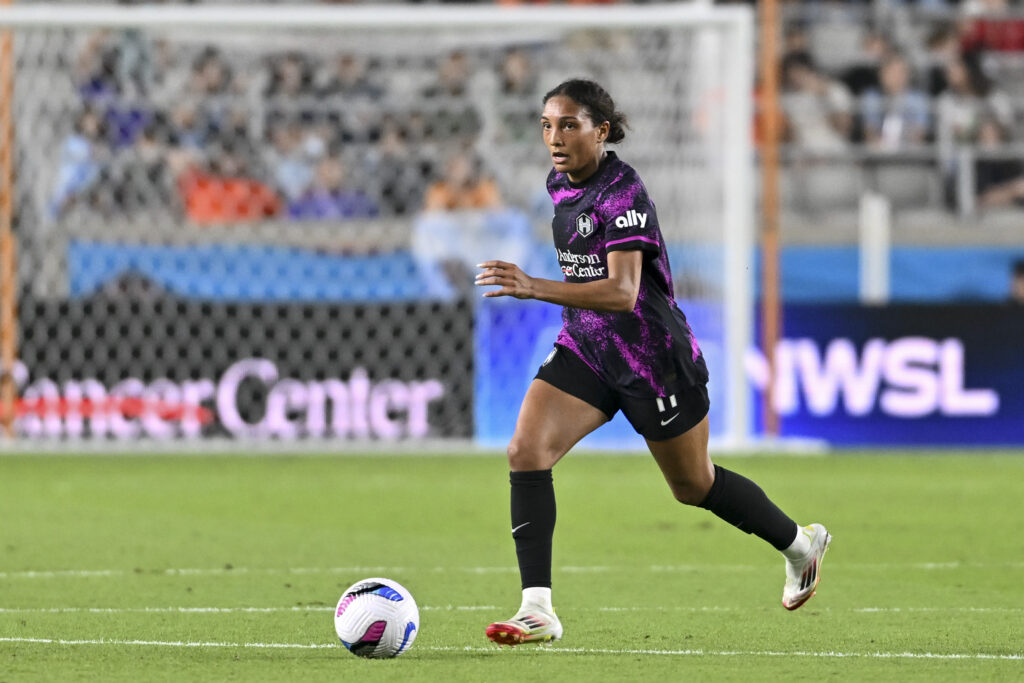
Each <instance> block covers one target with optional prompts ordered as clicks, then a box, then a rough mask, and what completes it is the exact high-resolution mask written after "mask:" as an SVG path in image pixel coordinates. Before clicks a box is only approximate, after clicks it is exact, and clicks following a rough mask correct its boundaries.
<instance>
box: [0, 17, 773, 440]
mask: <svg viewBox="0 0 1024 683" xmlns="http://www.w3.org/2000/svg"><path fill="white" fill-rule="evenodd" d="M0 30H3V31H4V32H5V33H6V35H8V36H10V39H11V44H12V48H13V49H12V50H11V52H10V53H9V55H8V56H7V57H5V59H7V63H8V66H9V68H10V74H11V79H12V80H11V84H12V97H10V98H6V99H5V103H4V104H3V107H4V109H3V111H2V112H0V114H2V115H3V116H9V117H10V120H11V121H12V122H13V132H12V134H11V135H10V136H9V137H6V138H5V139H0V146H3V147H4V148H6V149H8V150H11V151H12V152H13V159H14V164H13V166H12V169H13V170H12V172H11V173H9V174H7V175H8V177H5V178H3V179H0V182H2V183H3V189H4V192H3V195H4V196H5V197H7V198H13V210H14V214H13V220H12V222H11V226H10V230H11V231H12V232H13V235H14V237H15V239H16V242H17V245H18V246H17V261H16V262H17V273H16V274H17V278H16V280H17V284H16V286H15V287H14V288H13V289H12V291H11V292H8V293H7V294H6V295H5V302H4V305H5V306H7V307H8V308H9V309H11V308H13V309H14V310H16V312H17V317H16V323H17V324H16V327H15V328H13V329H12V326H10V325H8V326H7V329H5V330H4V338H5V341H4V344H5V347H6V348H7V350H8V353H7V354H6V356H5V357H6V358H8V360H7V362H6V363H5V367H4V368H3V371H4V375H5V377H6V378H7V379H6V380H5V381H6V382H8V387H13V388H14V392H13V398H11V397H8V399H7V400H5V403H8V404H9V405H8V406H7V408H9V409H10V410H11V414H13V415H14V419H13V421H8V424H7V425H5V427H6V428H7V429H6V430H5V431H7V432H8V433H9V434H11V435H13V436H14V437H16V441H15V443H17V444H18V445H19V446H24V445H26V444H33V443H37V444H50V445H56V447H58V448H63V447H70V446H71V445H72V444H79V443H82V442H96V443H99V444H103V445H104V446H109V445H110V444H113V443H127V444H134V443H137V442H138V441H140V440H147V441H152V442H168V443H170V444H172V445H174V446H175V447H178V446H181V445H186V444H188V445H192V446H196V447H200V448H205V447H209V446H210V445H211V444H214V443H229V444H231V443H235V442H237V441H246V442H252V443H258V444H273V443H285V444H288V445H289V447H292V446H295V445H300V446H301V445H304V444H305V445H312V444H327V445H328V446H329V447H331V448H336V447H338V448H344V447H346V446H345V444H352V445H355V444H365V443H367V442H392V441H410V440H412V441H416V442H417V443H422V442H424V441H426V440H433V439H440V440H445V441H447V440H463V441H470V440H476V441H477V442H479V443H488V444H489V443H492V442H498V441H500V440H502V439H503V438H505V437H506V436H507V435H508V434H510V433H511V429H512V426H513V425H514V419H515V412H516V410H517V408H518V405H519V401H520V399H521V397H522V393H523V391H524V390H525V386H526V384H527V383H528V382H529V380H530V378H531V377H532V374H533V372H534V371H535V370H536V365H537V362H539V360H540V359H542V358H543V355H545V354H546V352H547V350H548V349H550V343H551V341H552V340H553V339H554V334H553V333H552V329H551V328H552V326H557V324H558V311H557V309H556V308H555V307H552V306H548V305H546V304H541V303H538V302H517V301H495V300H488V301H486V302H482V301H481V300H480V299H479V293H480V292H479V291H474V290H473V288H472V287H471V286H470V283H471V280H472V272H473V264H475V263H477V262H479V260H482V259H484V258H502V259H505V260H510V261H515V262H517V263H519V264H520V265H522V266H523V267H524V269H526V270H527V272H530V273H531V274H535V275H541V276H547V277H555V278H559V279H560V272H559V269H558V263H557V260H556V258H555V253H554V249H553V248H552V246H551V241H550V240H551V236H550V218H551V204H550V199H549V198H548V197H547V196H546V193H545V190H544V179H545V176H546V174H547V171H548V169H549V160H548V158H547V155H546V152H545V150H544V148H543V145H542V144H541V141H540V135H539V125H538V123H537V117H538V115H539V112H540V109H541V95H542V94H543V93H544V92H545V91H546V90H548V89H549V88H551V87H553V86H554V85H555V84H557V83H558V82H560V81H562V80H564V79H565V78H568V77H576V76H580V77H588V78H593V79H595V80H597V81H598V82H600V83H602V84H603V85H604V86H605V87H606V89H607V90H608V91H609V92H610V93H611V94H612V95H613V96H614V97H615V98H616V100H617V102H618V104H619V105H620V108H621V109H623V110H624V111H625V112H626V114H627V115H628V116H629V119H630V123H631V128H632V130H631V131H630V133H629V135H627V139H626V141H625V143H624V144H622V145H621V146H620V148H619V150H618V151H619V154H620V155H621V156H622V157H623V158H624V159H625V160H627V161H628V162H629V163H630V164H632V165H633V166H634V167H635V168H637V169H638V171H639V172H640V174H641V176H642V177H643V178H644V179H645V182H646V183H647V185H648V189H649V190H650V193H651V196H652V198H653V199H654V201H655V202H656V204H657V208H658V214H659V218H660V222H661V226H662V230H663V232H664V234H665V238H666V240H667V242H668V248H669V250H670V258H671V260H672V265H673V275H674V278H675V287H676V294H677V296H678V298H679V299H680V301H681V303H682V305H683V308H684V311H686V312H687V314H688V316H689V317H690V318H691V323H692V326H693V328H694V330H695V332H696V334H697V337H698V339H699V341H700V344H701V346H702V349H703V351H704V353H705V356H706V357H707V360H708V362H709V365H710V368H711V372H712V384H711V386H710V389H711V393H712V400H713V405H714V406H715V408H714V410H713V425H712V428H713V436H715V437H717V438H719V439H723V440H726V439H727V440H742V439H743V437H744V436H745V435H746V434H747V432H748V430H749V416H748V413H749V409H748V404H749V403H750V394H749V390H748V388H747V385H746V382H745V379H744V377H743V354H744V351H745V349H746V347H747V346H748V345H749V344H750V343H751V316H752V312H753V303H752V295H751V282H750V279H751V273H752V271H753V268H752V260H753V249H752V229H751V221H752V212H751V207H752V204H753V189H752V153H751V147H750V139H749V137H750V120H751V92H752V75H751V74H752V61H753V60H752V55H751V50H752V30H751V14H750V12H749V10H748V9H746V8H740V7H729V8H718V7H711V6H705V5H659V6H635V7H629V6H616V7H611V8H609V7H600V8H594V7H590V8H566V7H561V8H556V7H548V8H537V7H518V8H508V7H497V6H488V7H480V6H476V7H472V8H466V7H459V8H453V7H444V6H430V7H424V6H415V7H398V6H383V7H381V6H377V7H370V6H345V7H342V6H323V5H317V6H306V5H252V6H247V5H237V4H230V5H216V4H214V5H154V6H147V5H130V6H77V5H67V4H61V5H53V6H51V5H45V4H42V5H40V4H35V5H25V6H20V7H17V6H16V7H14V8H11V9H5V11H4V13H3V14H2V15H0ZM5 229H6V228H5ZM11 357H13V358H14V360H13V362H11V361H10V358H11ZM612 431H614V429H613V430H612ZM596 438H597V439H598V442H600V439H601V437H600V433H599V435H598V436H597V437H596ZM613 440H614V439H610V438H609V439H607V440H606V441H607V442H608V443H611V442H612V441H613Z"/></svg>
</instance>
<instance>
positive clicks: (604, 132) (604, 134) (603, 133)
mask: <svg viewBox="0 0 1024 683" xmlns="http://www.w3.org/2000/svg"><path fill="white" fill-rule="evenodd" d="M611 129H612V124H610V123H608V122H607V121H602V122H601V125H600V126H598V127H597V141H598V142H604V141H605V140H607V139H608V133H609V131H611Z"/></svg>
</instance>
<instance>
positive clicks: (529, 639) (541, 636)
mask: <svg viewBox="0 0 1024 683" xmlns="http://www.w3.org/2000/svg"><path fill="white" fill-rule="evenodd" d="M487 637H488V638H490V639H491V640H493V641H494V642H495V643H497V644H498V645H522V644H523V643H549V642H553V641H555V640H559V639H560V638H561V637H562V622H560V621H559V620H558V617H556V616H555V613H554V612H548V611H547V610H544V609H541V608H539V607H529V608H525V607H524V608H522V609H520V610H519V612H517V613H516V615H515V616H514V617H512V618H511V619H509V620H508V621H496V622H494V623H493V624H491V625H490V626H488V627H487Z"/></svg>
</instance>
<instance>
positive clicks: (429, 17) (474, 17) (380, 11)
mask: <svg viewBox="0 0 1024 683" xmlns="http://www.w3.org/2000/svg"><path fill="white" fill-rule="evenodd" d="M750 21H751V16H750V11H749V9H748V8H746V7H712V6H710V5H704V4H697V3H679V4H666V5H650V6H615V7H593V6H591V7H530V6H516V7H497V6H476V5H473V6H463V7H460V6H454V5H444V6H416V7H397V6H387V7H362V6H360V7H325V6H323V5H289V6H287V7H281V6H268V5H230V6H218V5H130V6H125V5H112V4H107V5H102V4H101V5H85V4H67V5H66V4H54V3H40V4H33V5H16V6H12V7H4V8H3V9H2V10H0V26H5V27H11V28H32V27H34V28H44V27H51V28H52V27H68V26H72V27H79V28H156V29H182V28H203V27H206V28H210V27H224V28H227V27H230V28H241V29H266V30H273V29H281V28H305V29H321V30H330V29H332V28H338V27H342V26H343V27H346V28H366V29H371V28H379V29H383V28H387V29H416V28H473V27H483V28H496V27H497V28H500V27H533V28H537V29H543V28H549V27H553V26H560V27H569V26H571V27H574V28H615V27H620V28H636V27H643V26H666V25H682V24H685V25H701V24H703V25H714V26H719V25H735V24H737V23H744V22H750Z"/></svg>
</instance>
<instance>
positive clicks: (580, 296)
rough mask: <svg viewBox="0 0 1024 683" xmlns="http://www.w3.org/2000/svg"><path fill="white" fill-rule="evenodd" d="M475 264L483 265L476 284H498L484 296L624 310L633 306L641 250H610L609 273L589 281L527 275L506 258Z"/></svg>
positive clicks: (637, 288)
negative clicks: (569, 280)
mask: <svg viewBox="0 0 1024 683" xmlns="http://www.w3.org/2000/svg"><path fill="white" fill-rule="evenodd" d="M478 267H479V268H482V269H483V270H482V271H481V272H480V273H478V274H477V276H476V284H477V285H478V286H488V285H494V286H497V287H500V289H495V290H492V291H489V292H486V293H484V296H485V297H495V296H512V297H515V298H517V299H537V300H538V301H546V302H548V303H552V304H558V305H559V306H572V307H573V308H585V309H589V310H592V311H607V312H623V313H624V312H629V311H632V310H633V309H634V308H635V307H636V298H637V295H638V294H639V292H640V273H641V270H642V267H643V252H641V251H639V250H630V251H613V252H609V254H608V277H606V278H604V279H602V280H593V281H592V282H559V281H557V280H546V279H544V278H538V277H530V276H529V275H527V274H526V273H525V272H523V270H522V269H521V268H520V267H519V266H517V265H516V264H514V263H508V262H506V261H484V262H483V263H481V264H479V266H478Z"/></svg>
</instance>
